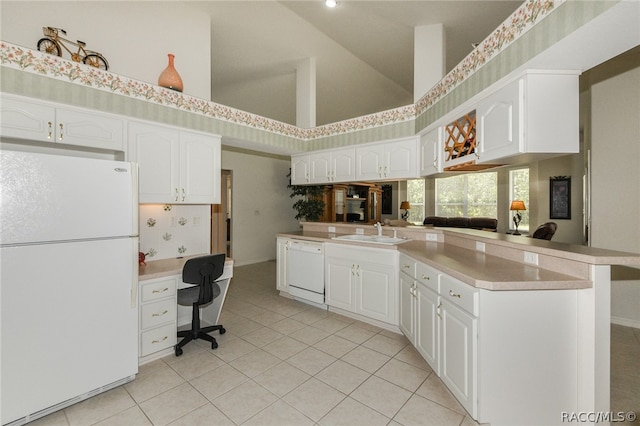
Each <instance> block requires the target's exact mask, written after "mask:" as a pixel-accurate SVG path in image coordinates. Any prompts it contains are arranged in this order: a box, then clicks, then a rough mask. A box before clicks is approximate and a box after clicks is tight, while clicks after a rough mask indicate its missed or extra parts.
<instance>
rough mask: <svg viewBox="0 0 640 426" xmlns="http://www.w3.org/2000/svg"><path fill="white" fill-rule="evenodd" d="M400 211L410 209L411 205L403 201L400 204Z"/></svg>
mask: <svg viewBox="0 0 640 426" xmlns="http://www.w3.org/2000/svg"><path fill="white" fill-rule="evenodd" d="M400 209H402V210H409V209H411V204H410V203H409V202H408V201H403V202H401V203H400Z"/></svg>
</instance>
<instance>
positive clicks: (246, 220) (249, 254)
mask: <svg viewBox="0 0 640 426" xmlns="http://www.w3.org/2000/svg"><path fill="white" fill-rule="evenodd" d="M290 166H291V161H290V160H289V159H279V158H271V157H267V156H258V155H251V154H247V153H242V152H235V151H229V150H225V149H223V150H222V168H223V169H227V170H231V171H232V178H231V182H232V201H231V209H232V213H231V217H232V219H231V236H232V243H231V244H232V246H231V250H232V252H231V255H232V257H233V259H234V260H235V264H236V265H246V264H250V263H257V262H263V261H266V260H271V259H275V258H276V234H278V233H280V232H291V231H298V230H300V225H299V222H298V221H297V220H295V219H294V217H295V211H294V210H293V208H292V207H291V206H292V205H293V203H294V202H295V200H294V199H292V198H290V197H289V194H290V191H289V190H288V189H287V184H288V183H289V178H288V177H287V174H288V173H289V167H290Z"/></svg>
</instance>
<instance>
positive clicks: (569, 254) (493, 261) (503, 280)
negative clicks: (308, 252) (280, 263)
mask: <svg viewBox="0 0 640 426" xmlns="http://www.w3.org/2000/svg"><path fill="white" fill-rule="evenodd" d="M438 232H442V233H444V234H445V239H446V238H447V235H449V236H450V237H453V238H455V237H464V238H469V237H471V238H474V239H476V238H477V239H479V240H484V241H487V243H492V244H497V245H499V246H504V248H505V249H507V250H510V249H518V250H527V251H532V252H537V253H540V254H541V256H542V255H544V256H548V257H554V256H555V258H557V259H560V260H561V261H562V260H569V261H571V262H572V264H575V263H576V262H584V264H585V267H584V268H582V269H583V270H584V269H586V265H587V264H636V263H638V262H640V256H639V255H636V254H633V253H622V252H615V251H610V250H602V249H592V248H589V247H582V246H574V245H568V244H562V243H555V244H553V243H550V242H549V241H544V242H543V241H538V240H532V239H531V238H523V237H514V236H506V235H495V233H492V232H485V231H475V232H473V231H472V232H468V231H462V232H460V231H458V230H455V231H452V230H448V229H446V228H439V229H438ZM339 235H342V234H336V233H328V232H317V231H299V232H290V233H282V234H278V236H279V237H285V238H294V239H303V240H308V241H322V242H331V243H336V244H351V245H358V246H360V247H376V248H382V249H388V250H397V251H399V252H400V253H404V254H406V255H408V256H410V257H412V258H414V259H416V260H418V261H420V262H423V263H425V264H427V265H429V266H432V267H434V268H436V269H438V270H440V271H442V272H444V273H446V274H448V275H451V276H452V277H454V278H457V279H459V280H461V281H463V282H465V283H466V284H469V285H471V286H474V287H477V288H482V289H487V290H560V289H579V288H590V287H592V286H593V283H592V282H591V280H589V279H588V278H587V277H586V276H585V275H586V274H585V273H576V274H575V275H573V274H571V273H572V272H573V271H572V270H571V269H567V270H568V273H560V272H557V270H550V269H545V268H542V267H540V266H537V265H531V264H526V263H522V262H517V261H513V260H509V259H506V258H504V257H501V256H496V255H491V254H487V253H483V252H480V251H476V250H471V249H469V248H463V247H460V246H458V245H454V244H447V243H443V242H431V241H423V240H411V241H408V242H405V243H401V244H398V245H382V244H371V243H363V242H359V243H358V242H352V241H343V240H333V239H332V237H335V236H339ZM576 259H579V260H576ZM608 261H611V262H610V263H609V262H608Z"/></svg>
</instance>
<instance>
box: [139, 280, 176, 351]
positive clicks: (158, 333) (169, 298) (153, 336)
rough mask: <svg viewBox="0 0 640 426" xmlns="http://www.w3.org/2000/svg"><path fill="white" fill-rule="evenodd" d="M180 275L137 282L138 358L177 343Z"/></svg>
mask: <svg viewBox="0 0 640 426" xmlns="http://www.w3.org/2000/svg"><path fill="white" fill-rule="evenodd" d="M178 282H180V276H179V275H173V276H169V277H163V278H157V279H152V280H146V281H140V319H139V327H138V328H139V330H140V348H139V357H140V358H143V357H146V356H148V355H152V354H153V353H155V352H158V351H161V350H163V349H168V348H170V347H172V346H174V345H175V344H176V341H177V335H176V328H177V326H176V321H177V299H176V289H177V288H178Z"/></svg>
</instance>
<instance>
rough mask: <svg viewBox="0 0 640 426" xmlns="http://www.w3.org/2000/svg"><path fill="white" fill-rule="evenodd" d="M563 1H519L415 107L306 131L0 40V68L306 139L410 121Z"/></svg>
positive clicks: (383, 112) (402, 108)
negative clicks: (515, 7) (20, 71)
mask: <svg viewBox="0 0 640 426" xmlns="http://www.w3.org/2000/svg"><path fill="white" fill-rule="evenodd" d="M565 1H566V0H528V1H526V2H525V3H523V4H522V5H521V6H520V7H519V8H518V9H517V10H516V11H515V12H514V13H513V14H512V15H511V16H510V17H509V18H508V19H507V20H505V21H504V22H503V23H502V25H500V26H499V27H498V28H497V29H496V30H495V31H494V32H493V33H492V34H491V35H490V36H489V37H487V38H486V39H485V40H484V41H483V42H482V43H480V45H478V47H477V48H475V49H474V50H473V51H472V52H471V53H470V54H469V55H467V57H465V58H464V59H463V60H462V61H461V62H460V63H459V64H458V65H457V66H456V67H455V68H454V69H453V70H451V71H450V72H449V73H448V74H447V75H446V76H445V77H444V78H443V79H442V80H441V81H440V82H439V83H438V84H436V85H435V86H434V87H433V88H432V89H431V90H430V91H429V92H428V93H427V94H426V95H425V96H423V97H422V98H421V99H419V100H418V102H417V103H416V104H413V105H407V106H404V107H399V108H394V109H390V110H387V111H382V112H378V113H374V114H369V115H365V116H362V117H357V118H353V119H349V120H344V121H340V122H337V123H331V124H327V125H323V126H318V127H315V128H312V129H303V128H300V127H297V126H294V125H291V124H287V123H283V122H280V121H277V120H272V119H269V118H265V117H262V116H259V115H256V114H251V113H249V112H245V111H241V110H238V109H235V108H231V107H228V106H224V105H221V104H217V103H215V102H211V101H206V100H203V99H199V98H195V97H192V96H189V95H185V94H182V93H179V92H175V91H173V90H169V89H165V88H162V87H159V86H156V85H153V84H150V83H145V82H141V81H138V80H134V79H131V78H127V77H123V76H120V75H117V74H113V73H110V72H108V71H102V70H100V69H97V68H93V67H89V66H86V65H84V64H80V63H77V62H73V61H70V60H67V59H63V58H61V57H58V56H52V55H48V54H45V53H41V52H39V51H34V50H31V49H27V48H23V47H20V46H15V45H13V44H10V43H7V42H4V41H2V42H0V64H1V65H2V66H6V67H12V68H17V69H20V70H23V71H28V72H32V73H36V74H41V75H46V76H48V77H51V78H55V79H59V80H63V81H67V82H72V83H75V84H80V85H84V86H88V87H92V88H96V89H100V90H105V91H109V92H112V93H117V94H120V95H124V96H130V97H133V98H138V99H144V100H145V101H148V102H153V103H156V104H158V105H164V106H170V107H173V108H177V109H180V110H182V111H186V112H191V113H198V114H202V115H205V116H208V117H211V118H215V119H219V120H224V121H227V122H230V123H235V124H239V125H243V126H247V127H251V128H255V129H259V130H264V131H268V132H272V133H276V134H279V135H283V136H289V137H295V138H298V139H301V140H305V141H310V140H314V139H317V138H323V137H329V136H336V135H341V134H345V133H349V132H354V131H359V130H365V129H372V128H375V127H379V126H384V125H388V124H394V123H401V122H404V121H409V120H413V119H415V118H416V117H417V116H419V115H420V114H422V113H423V112H425V111H426V110H427V109H429V107H431V106H432V105H434V104H435V103H436V102H437V101H438V100H440V99H442V98H443V97H444V96H445V95H447V94H448V93H450V92H451V91H452V90H453V89H454V88H455V87H456V86H458V85H459V84H460V83H462V82H463V81H464V80H465V79H466V78H468V77H469V76H470V75H471V74H473V73H474V72H475V71H476V70H477V69H478V68H480V67H482V66H483V65H484V64H485V63H487V62H488V61H489V60H491V59H492V58H493V57H495V56H496V55H498V54H499V53H500V52H501V51H502V50H504V49H505V48H506V47H507V46H509V45H510V44H511V43H513V42H514V41H515V40H516V39H518V38H519V37H520V36H522V35H523V34H524V33H525V32H527V31H528V30H529V29H531V28H532V27H533V26H534V25H535V24H536V23H537V22H539V21H540V20H541V19H542V18H543V17H545V16H547V15H548V14H549V13H550V12H551V11H552V10H553V9H554V8H555V7H557V6H558V5H560V4H562V3H564V2H565Z"/></svg>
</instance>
